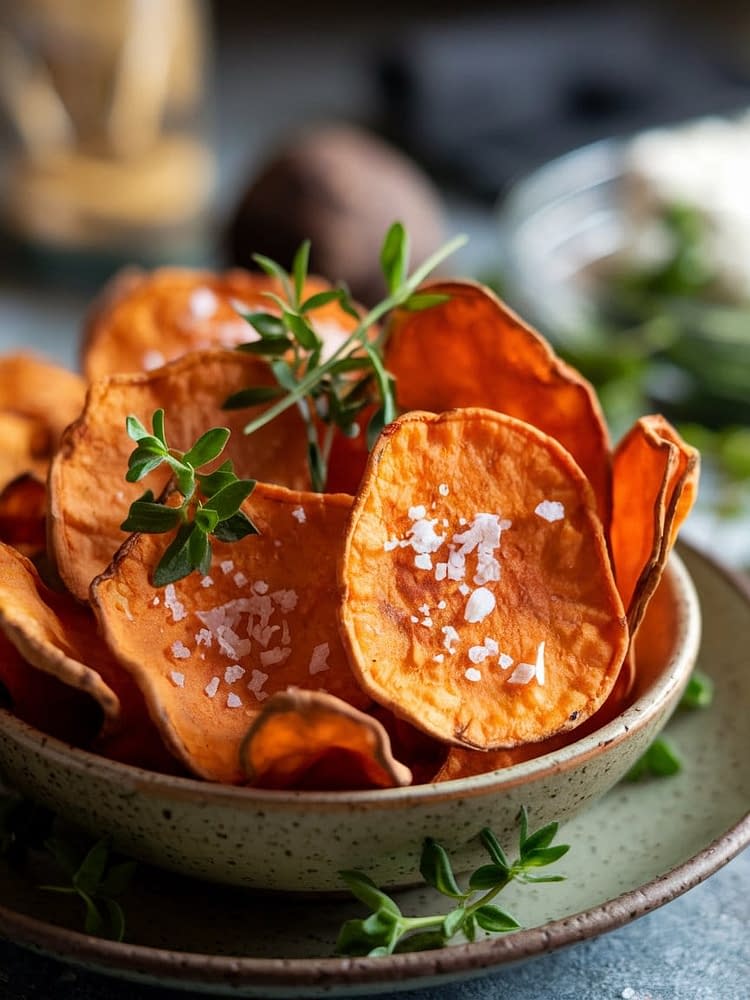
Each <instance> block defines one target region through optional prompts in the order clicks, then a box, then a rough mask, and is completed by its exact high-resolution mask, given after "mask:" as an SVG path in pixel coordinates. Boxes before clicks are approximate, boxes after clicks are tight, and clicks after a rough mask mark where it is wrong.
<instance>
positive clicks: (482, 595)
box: [464, 587, 496, 624]
mask: <svg viewBox="0 0 750 1000" xmlns="http://www.w3.org/2000/svg"><path fill="white" fill-rule="evenodd" d="M495 603H496V602H495V595H494V594H493V593H492V591H491V590H487V588H486V587H477V589H476V590H475V591H474V593H473V594H472V595H471V597H470V598H469V600H468V601H467V602H466V609H465V611H464V618H465V619H466V621H467V622H470V623H472V624H475V623H476V622H481V621H483V620H484V619H485V618H486V617H487V615H489V614H491V613H492V612H493V611H494V610H495Z"/></svg>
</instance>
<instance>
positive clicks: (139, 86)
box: [0, 0, 750, 564]
mask: <svg viewBox="0 0 750 1000" xmlns="http://www.w3.org/2000/svg"><path fill="white" fill-rule="evenodd" d="M259 7H260V5H255V4H249V3H246V2H242V0H234V2H232V0H213V2H211V0H106V2H102V0H0V348H2V349H3V350H10V349H14V348H17V347H18V346H19V345H25V346H32V347H36V348H37V349H39V350H41V351H45V352H46V353H48V354H50V355H52V356H53V357H55V358H56V359H58V360H61V361H62V362H63V363H65V364H68V365H70V366H71V367H75V366H76V364H77V348H78V338H79V334H80V327H81V323H82V320H83V317H84V315H85V311H86V309H87V307H88V305H89V303H90V301H91V298H92V296H93V295H94V294H95V293H96V291H97V290H98V289H99V288H100V287H101V285H102V284H103V282H104V281H105V280H106V279H107V278H108V277H109V276H111V275H112V274H113V273H114V272H115V271H116V270H117V269H118V268H120V267H122V266H123V265H125V264H140V265H141V266H145V267H151V266H156V265H158V264H190V265H203V266H209V267H214V268H223V267H227V266H230V265H235V264H241V265H246V266H250V265H251V263H252V261H251V254H252V252H255V251H261V252H264V253H267V254H269V255H271V256H274V257H276V258H277V259H279V260H281V261H282V262H284V263H288V262H289V260H290V258H291V254H292V253H293V250H294V248H296V246H297V245H298V244H299V242H300V241H301V240H302V239H303V238H305V237H308V236H309V237H311V238H312V241H313V251H312V264H313V267H314V268H316V269H317V270H319V271H320V272H322V273H323V274H325V276H326V277H329V278H331V279H334V280H335V279H343V280H345V281H346V282H347V283H348V284H349V285H350V287H351V288H352V290H353V291H354V292H355V294H356V295H357V296H358V297H359V298H360V299H361V300H363V301H365V302H369V301H373V300H375V299H376V298H377V297H378V295H379V292H380V288H379V284H378V275H377V267H376V262H377V252H378V248H379V246H380V242H381V240H382V237H383V234H384V232H385V230H386V228H387V226H388V225H389V223H390V222H391V221H392V220H393V219H394V218H397V217H398V218H400V219H402V220H403V221H404V222H405V223H406V225H407V227H408V229H409V232H410V234H411V237H412V246H413V254H414V260H415V262H416V261H417V260H418V259H419V258H420V257H424V256H426V255H427V254H428V253H429V252H430V251H431V250H432V249H434V248H435V246H437V245H438V244H439V243H440V242H441V241H442V240H443V239H445V238H446V237H448V236H450V235H453V234H454V233H456V232H466V233H468V235H469V236H470V242H469V244H468V247H467V248H466V249H465V250H464V251H462V252H461V254H460V255H459V256H458V257H456V258H454V259H453V260H452V261H451V262H450V263H449V264H448V266H447V270H449V271H451V272H452V273H454V274H461V275H470V276H473V277H479V278H480V279H482V280H484V281H487V282H488V283H489V284H491V285H492V286H493V287H495V288H496V289H497V290H498V291H500V293H501V294H502V295H503V296H504V297H505V298H507V300H508V301H509V302H510V303H511V304H512V305H513V306H514V307H515V308H517V309H518V310H519V311H520V312H521V314H522V315H523V316H524V318H526V319H527V320H529V321H530V322H531V323H533V324H535V325H536V326H537V327H538V328H539V329H540V330H541V331H542V332H543V333H544V334H545V335H547V336H549V337H550V338H551V339H552V340H553V341H554V342H555V345H556V347H557V349H558V350H559V351H560V352H561V353H562V354H563V355H565V356H566V357H568V358H569V359H570V360H572V361H573V362H574V363H575V364H576V365H577V366H579V367H580V368H581V369H582V370H583V371H584V373H585V374H587V375H588V376H589V377H590V378H592V380H594V381H595V383H596V384H597V386H598V388H599V390H600V392H601V396H602V400H603V403H604V406H605V409H606V411H607V414H608V417H609V419H610V422H611V425H612V428H613V433H614V436H615V437H617V436H619V434H620V433H621V431H622V430H623V429H624V428H625V427H626V426H628V424H629V423H630V422H631V420H632V419H633V418H634V417H635V416H636V415H637V414H639V413H643V412H648V411H652V410H654V409H659V410H662V411H664V412H667V413H668V415H669V416H670V417H671V418H672V419H673V420H675V421H676V422H677V423H678V424H679V426H680V428H681V429H683V430H684V432H685V434H686V436H687V437H688V438H689V439H690V440H691V441H693V442H694V443H696V444H698V445H699V446H700V447H701V448H702V449H703V450H704V453H705V455H706V456H707V458H708V463H707V465H708V470H709V475H708V476H707V477H706V479H705V485H704V488H703V497H702V504H701V507H700V509H699V511H698V512H697V514H696V515H694V516H693V518H691V523H692V525H693V532H694V534H695V535H696V536H697V537H700V539H702V540H703V541H704V543H705V542H707V543H708V544H709V545H710V546H711V547H715V549H716V551H717V553H718V554H719V555H721V556H723V557H724V558H730V559H731V560H732V561H734V562H736V563H737V564H750V530H748V528H747V525H748V523H749V522H748V520H747V518H748V512H749V511H750V502H749V501H748V494H750V193H749V191H748V183H747V178H748V174H749V173H750V117H748V116H750V8H749V7H748V4H747V3H746V2H742V0H735V2H730V0H713V2H698V0H693V2H685V0H683V2H678V0H661V2H650V3H645V2H644V3H641V4H638V3H628V4H623V3H607V2H598V3H574V2H564V0H561V2H558V3H534V2H525V3H520V2H518V3H511V2H505V3H478V2H472V0H464V2H463V3H462V4H460V5H456V4H449V3H435V2H432V3H414V2H412V3H395V2H388V0H381V2H380V3H378V4H377V5H376V6H375V7H367V6H364V5H354V4H351V3H347V4H343V3H333V2H328V3H325V2H319V3H317V4H315V5H314V6H313V5H306V4H299V3H286V4H284V5H283V8H282V7H278V8H274V6H273V5H262V8H263V9H258V8H259ZM655 130H656V131H655Z"/></svg>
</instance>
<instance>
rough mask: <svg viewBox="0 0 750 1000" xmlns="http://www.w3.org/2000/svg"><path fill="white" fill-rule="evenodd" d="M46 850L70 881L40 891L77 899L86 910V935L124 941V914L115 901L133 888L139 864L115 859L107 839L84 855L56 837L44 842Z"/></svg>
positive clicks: (41, 887)
mask: <svg viewBox="0 0 750 1000" xmlns="http://www.w3.org/2000/svg"><path fill="white" fill-rule="evenodd" d="M44 847H45V849H46V850H47V851H48V853H49V854H50V855H51V856H52V857H53V858H54V859H55V861H56V862H57V864H58V866H59V867H60V868H61V869H62V871H63V872H64V874H65V875H66V877H67V879H68V881H67V882H64V883H61V884H60V885H41V886H39V888H40V889H45V890H46V891H47V892H57V893H60V894H62V895H67V896H77V897H78V899H80V900H81V902H82V903H83V907H84V922H83V927H84V930H85V931H86V933H87V934H100V935H103V936H105V937H111V938H113V939H114V940H115V941H122V940H123V938H124V937H125V914H124V913H123V910H122V907H121V905H120V903H119V902H118V900H117V898H116V897H118V896H120V895H122V893H123V892H125V890H126V889H127V888H128V886H129V885H130V883H131V881H132V879H133V875H134V874H135V870H136V867H137V863H136V862H135V861H131V860H120V859H117V860H115V859H113V857H112V850H111V844H110V841H109V838H108V837H103V838H102V839H101V840H97V841H96V843H95V844H93V845H92V846H91V847H89V848H87V849H85V850H84V851H83V852H81V851H80V850H78V849H77V848H76V847H75V846H74V845H73V844H72V843H71V842H70V841H69V840H68V839H66V838H63V837H57V836H53V837H50V838H49V839H48V840H47V841H45V844H44Z"/></svg>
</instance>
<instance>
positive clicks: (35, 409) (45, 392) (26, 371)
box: [0, 353, 86, 471]
mask: <svg viewBox="0 0 750 1000" xmlns="http://www.w3.org/2000/svg"><path fill="white" fill-rule="evenodd" d="M85 394H86V383H85V382H84V380H83V379H82V378H81V376H80V375H76V374H75V373H74V372H71V371H68V370H67V369H66V368H62V367H61V366H60V365H56V364H53V363H52V362H50V361H45V360H44V359H42V358H39V357H37V356H36V355H33V354H28V353H19V354H11V355H7V356H5V357H3V358H0V411H5V412H8V413H15V414H17V415H19V416H23V417H29V418H31V419H32V420H36V421H39V422H40V423H41V424H43V425H44V427H45V428H47V430H48V433H49V442H48V446H49V447H50V448H51V447H54V445H55V444H56V443H57V441H58V439H59V437H60V435H61V434H62V432H63V430H64V429H65V428H66V427H67V426H68V424H69V423H71V421H73V420H75V418H76V417H77V416H78V414H79V413H80V412H81V409H82V407H83V400H84V397H85ZM4 440H5V438H3V441H4ZM21 471H25V470H21Z"/></svg>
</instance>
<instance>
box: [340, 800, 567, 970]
mask: <svg viewBox="0 0 750 1000" xmlns="http://www.w3.org/2000/svg"><path fill="white" fill-rule="evenodd" d="M557 831H558V824H557V823H548V824H546V826H543V827H541V828H540V829H538V830H536V831H535V832H534V833H529V829H528V816H527V813H526V809H525V808H522V809H521V812H520V814H519V847H518V851H519V853H518V857H517V858H516V860H515V861H512V862H511V861H510V860H509V859H508V856H507V855H506V853H505V851H504V850H503V848H502V846H501V845H500V842H499V841H498V839H497V837H496V836H495V834H494V833H493V832H492V830H490V829H489V828H488V827H485V828H484V829H483V830H482V831H481V832H480V834H479V838H480V840H481V842H482V844H483V846H484V848H485V850H486V851H487V853H488V855H489V858H490V863H489V864H486V865H482V866H481V867H479V868H477V869H476V871H475V872H473V873H472V874H471V875H470V876H469V881H468V888H466V889H462V888H461V887H460V885H459V884H458V882H457V880H456V877H455V875H454V873H453V868H452V865H451V861H450V858H449V856H448V853H447V851H446V850H445V848H444V847H442V845H441V844H439V843H438V842H437V841H436V840H433V839H432V838H430V837H428V838H427V839H426V840H425V841H424V845H423V847H422V855H421V861H420V865H419V871H420V874H421V875H422V878H423V879H424V880H425V882H426V883H427V884H428V885H429V886H432V888H433V889H436V890H437V891H438V892H439V893H440V894H441V895H443V896H447V897H448V898H449V899H451V900H453V902H454V905H453V907H452V908H451V909H449V910H448V911H447V912H445V913H443V912H441V913H437V914H434V915H428V916H423V917H407V916H404V914H403V913H402V912H401V909H400V908H399V906H398V904H397V903H396V901H395V900H394V899H393V898H392V897H391V896H389V895H387V893H385V892H383V891H382V889H378V887H377V886H376V885H375V883H374V882H373V881H372V880H371V879H370V878H369V877H368V876H367V875H365V874H364V873H363V872H360V871H344V872H341V877H342V879H343V880H344V882H346V884H347V886H348V887H349V889H350V891H351V892H352V893H353V894H354V895H355V896H356V897H357V899H359V900H360V901H361V902H363V903H364V904H365V906H368V907H369V908H370V910H371V911H372V912H371V914H370V916H369V917H366V918H365V919H356V920H348V921H347V922H346V923H345V924H344V925H343V927H342V928H341V931H340V932H339V937H338V941H337V944H336V951H337V952H338V953H339V954H342V955H369V956H372V957H375V956H380V955H392V954H393V953H394V952H395V951H424V950H428V949H432V948H442V947H443V946H444V945H445V944H447V943H448V942H449V941H450V940H451V938H453V937H455V936H456V935H457V934H459V933H461V934H463V935H464V937H465V938H467V940H469V941H473V940H475V938H476V934H477V930H478V929H481V930H484V931H490V932H495V933H498V932H506V931H512V930H516V929H517V928H518V927H520V924H519V923H518V921H517V920H516V919H515V917H513V916H511V915H510V914H509V913H507V912H506V911H505V910H502V909H501V908H500V907H499V906H496V905H495V904H494V903H493V900H494V898H495V897H496V896H497V895H498V893H500V892H501V891H502V890H503V889H504V888H505V887H506V886H507V885H508V884H509V883H510V882H514V881H515V882H522V883H539V882H561V881H563V879H564V876H563V875H540V874H537V870H538V869H539V868H544V867H546V866H547V865H550V864H554V862H556V861H558V860H559V859H560V858H561V857H562V856H563V855H564V854H566V853H567V852H568V850H569V847H568V845H567V844H555V845H553V843H552V841H553V840H554V838H555V837H556V835H557Z"/></svg>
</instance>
